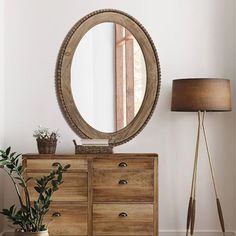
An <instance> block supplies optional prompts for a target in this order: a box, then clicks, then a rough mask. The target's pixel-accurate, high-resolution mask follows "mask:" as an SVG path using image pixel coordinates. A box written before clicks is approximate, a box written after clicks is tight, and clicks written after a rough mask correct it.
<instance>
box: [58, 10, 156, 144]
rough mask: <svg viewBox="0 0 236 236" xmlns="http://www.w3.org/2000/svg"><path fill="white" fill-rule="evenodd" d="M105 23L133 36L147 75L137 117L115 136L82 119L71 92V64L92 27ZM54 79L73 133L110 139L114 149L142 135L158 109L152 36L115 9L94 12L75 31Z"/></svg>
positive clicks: (69, 36)
mask: <svg viewBox="0 0 236 236" xmlns="http://www.w3.org/2000/svg"><path fill="white" fill-rule="evenodd" d="M104 22H113V23H117V24H120V25H122V26H124V27H125V28H126V29H127V30H129V31H130V32H131V33H132V34H133V35H134V37H135V38H136V40H137V41H138V43H139V45H140V48H141V50H142V52H143V55H144V59H145V63H146V73H147V75H146V80H147V81H146V91H145V95H144V99H143V102H142V105H141V107H140V109H139V111H138V113H137V114H136V116H135V117H134V119H133V120H132V121H131V122H130V123H129V124H128V125H127V126H125V127H124V128H123V129H121V130H118V131H116V132H113V133H105V132H101V131H98V130H96V129H94V128H93V127H91V126H90V125H89V124H88V123H87V122H86V120H84V119H83V117H82V116H81V114H80V112H79V108H78V107H76V105H75V102H74V99H73V96H72V90H71V64H72V59H73V55H74V52H75V50H76V48H77V45H78V44H79V42H80V40H81V39H82V37H83V36H84V35H85V34H86V33H87V32H88V31H89V30H90V29H91V28H92V27H94V26H96V25H97V24H100V23H104ZM55 77H56V93H57V98H58V103H59V105H60V108H61V111H62V113H63V115H64V117H65V119H66V120H67V122H68V124H69V125H70V127H71V128H72V129H73V130H74V132H75V133H76V134H78V135H79V136H80V137H82V138H91V139H108V140H109V144H110V145H111V146H117V145H120V144H123V143H125V142H128V141H129V140H131V139H132V138H134V137H135V136H136V135H137V134H138V133H140V132H141V130H142V129H143V128H144V127H145V125H146V124H147V122H148V121H149V119H150V117H151V115H152V113H153V111H154V109H155V106H156V103H157V100H158V96H159V90H160V65H159V59H158V55H157V51H156V48H155V45H154V43H153V41H152V39H151V37H150V35H149V34H148V32H147V31H146V29H145V28H144V27H143V26H142V25H141V24H140V23H139V22H138V21H137V20H136V19H135V18H133V17H132V16H130V15H128V14H126V13H124V12H122V11H119V10H114V9H103V10H98V11H95V12H92V13H90V14H88V15H87V16H85V17H83V18H82V19H81V20H79V21H78V22H77V23H76V24H75V25H74V26H73V27H72V29H71V30H70V31H69V33H68V34H67V36H66V38H65V39H64V41H63V43H62V46H61V48H60V51H59V55H58V59H57V64H56V71H55Z"/></svg>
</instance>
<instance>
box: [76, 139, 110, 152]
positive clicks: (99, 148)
mask: <svg viewBox="0 0 236 236" xmlns="http://www.w3.org/2000/svg"><path fill="white" fill-rule="evenodd" d="M73 142H74V145H75V154H99V153H104V154H111V153H113V147H112V146H93V145H91V146H86V145H78V144H76V141H75V140H73Z"/></svg>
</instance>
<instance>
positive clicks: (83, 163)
mask: <svg viewBox="0 0 236 236" xmlns="http://www.w3.org/2000/svg"><path fill="white" fill-rule="evenodd" d="M57 163H60V164H61V165H63V166H64V165H67V164H70V165H71V167H70V169H69V172H76V171H87V169H88V162H87V160H84V159H68V160H66V159H35V160H34V159H28V160H27V162H26V167H27V170H28V171H29V172H32V171H33V172H49V171H50V170H51V169H53V168H54V167H55V168H56V166H57Z"/></svg>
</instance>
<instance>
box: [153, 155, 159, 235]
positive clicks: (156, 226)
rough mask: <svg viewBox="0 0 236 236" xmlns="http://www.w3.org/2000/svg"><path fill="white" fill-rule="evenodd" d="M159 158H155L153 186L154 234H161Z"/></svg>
mask: <svg viewBox="0 0 236 236" xmlns="http://www.w3.org/2000/svg"><path fill="white" fill-rule="evenodd" d="M158 174H159V172H158V159H157V158H155V159H154V186H153V192H154V202H153V204H154V205H153V226H154V235H155V236H158V235H159V231H158V229H159V208H158V204H159V200H158V179H159V178H158Z"/></svg>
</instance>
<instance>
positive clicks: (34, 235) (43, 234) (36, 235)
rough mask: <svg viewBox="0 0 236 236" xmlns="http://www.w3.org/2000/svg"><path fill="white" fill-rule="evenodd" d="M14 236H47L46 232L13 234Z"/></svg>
mask: <svg viewBox="0 0 236 236" xmlns="http://www.w3.org/2000/svg"><path fill="white" fill-rule="evenodd" d="M14 236H49V234H48V230H45V231H40V232H15V233H14Z"/></svg>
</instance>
